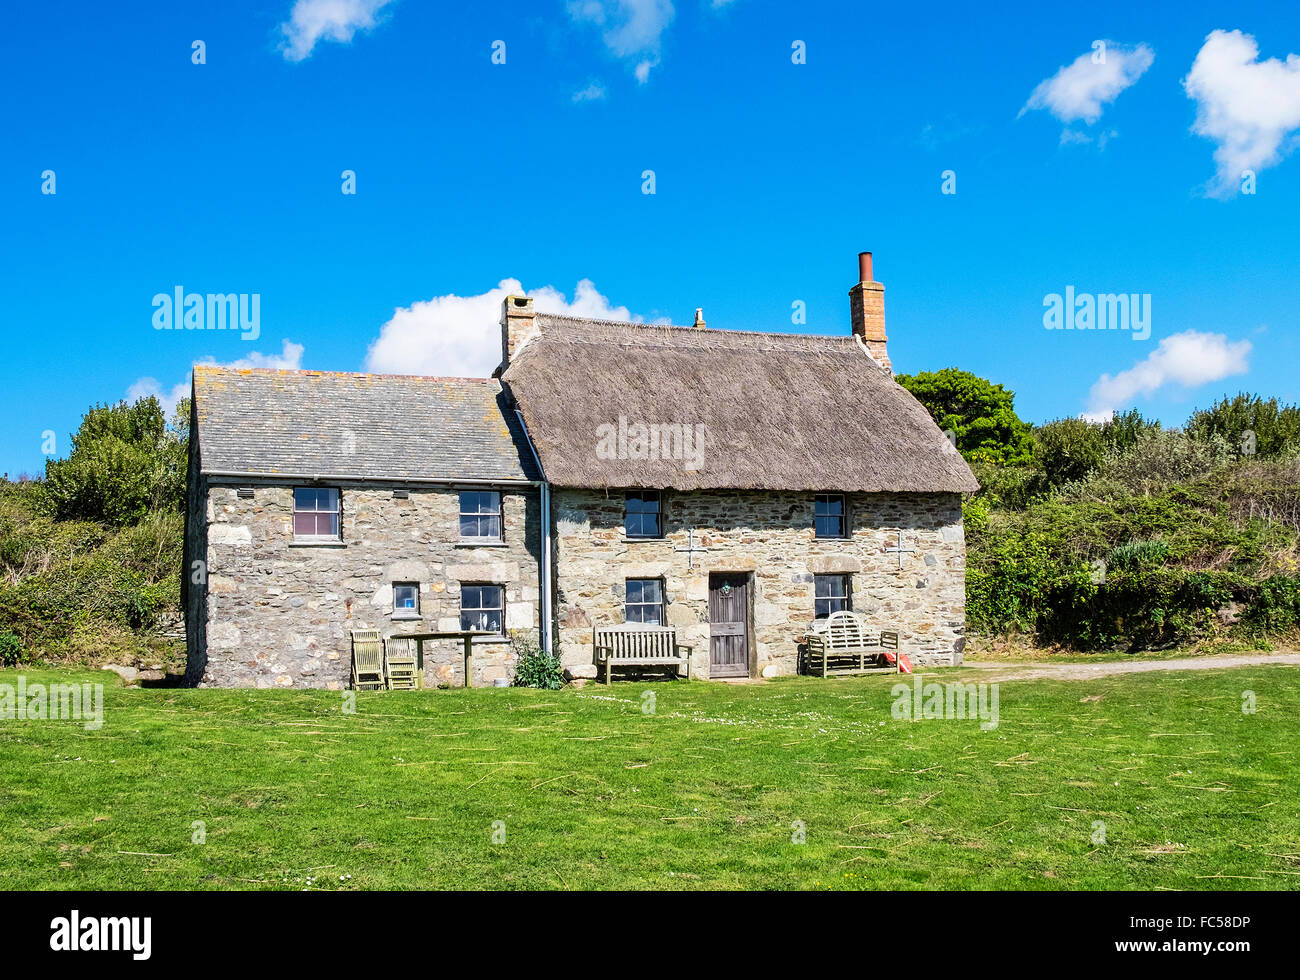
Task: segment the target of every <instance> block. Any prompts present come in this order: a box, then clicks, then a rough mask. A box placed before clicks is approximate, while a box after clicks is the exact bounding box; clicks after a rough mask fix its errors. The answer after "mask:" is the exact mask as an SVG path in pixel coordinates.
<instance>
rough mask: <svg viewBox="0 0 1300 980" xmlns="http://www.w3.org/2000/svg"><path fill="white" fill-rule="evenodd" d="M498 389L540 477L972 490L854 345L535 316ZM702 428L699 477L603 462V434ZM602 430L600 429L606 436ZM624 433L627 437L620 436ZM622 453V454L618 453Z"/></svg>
mask: <svg viewBox="0 0 1300 980" xmlns="http://www.w3.org/2000/svg"><path fill="white" fill-rule="evenodd" d="M534 328H535V330H534V332H533V333H532V334H531V335H529V338H528V339H527V340H526V341H525V342H524V343H523V345H522V346H521V347H520V348H518V349H517V350H516V352H515V356H514V358H513V360H512V361H511V363H510V364H509V365H508V366H507V368H506V370H505V371H504V372H503V373H502V375H501V379H502V381H504V382H505V385H506V387H507V388H508V389H509V391H510V393H511V394H512V395H513V396H514V398H515V400H516V402H517V404H518V405H519V407H520V408H521V410H522V411H523V416H524V420H525V422H526V423H527V425H528V431H529V435H530V436H531V437H532V441H533V446H534V447H535V448H536V450H537V453H538V455H539V456H540V457H541V462H542V467H543V468H544V469H545V471H546V476H547V479H549V480H550V481H551V482H552V483H555V484H558V485H562V486H577V487H596V488H631V487H645V488H660V489H676V490H697V489H756V490H758V489H762V490H799V491H818V490H821V491H866V492H882V491H889V492H921V493H932V492H959V491H962V492H964V491H974V490H976V489H978V486H979V484H978V483H977V482H976V480H975V477H974V475H973V474H972V473H971V471H970V468H969V467H968V466H967V465H966V462H965V460H963V459H962V457H961V455H960V454H959V453H958V452H957V450H956V449H954V448H953V446H952V445H951V444H950V443H949V442H948V440H947V438H946V437H945V436H944V434H943V433H942V432H941V431H940V430H939V427H938V426H937V425H935V423H934V421H933V420H932V419H931V418H930V415H929V413H928V412H927V411H926V410H925V408H924V407H922V405H921V404H920V402H918V401H917V400H916V399H915V398H913V397H912V395H911V394H910V393H909V392H908V391H907V390H906V389H905V388H903V387H902V386H900V385H899V384H898V383H897V382H895V381H894V378H893V375H891V374H890V373H889V372H888V371H887V370H885V369H884V368H882V367H881V366H880V365H879V364H877V363H876V361H875V360H873V359H872V358H871V357H870V355H869V354H868V353H867V352H866V349H865V348H864V347H862V346H861V345H860V344H859V343H858V341H857V340H855V339H854V338H853V337H852V336H847V337H822V336H809V335H806V334H774V333H760V332H756V331H740V330H713V329H693V328H691V327H675V326H659V325H649V324H636V323H626V322H614V321H605V320H587V319H579V318H574V317H564V316H555V315H547V314H540V313H539V314H537V316H536V317H535V318H534ZM620 418H621V419H624V420H625V421H626V424H627V425H629V426H630V425H633V424H635V423H642V424H646V425H682V426H690V427H692V430H694V429H693V427H694V426H696V425H701V424H702V425H703V426H704V430H703V431H704V440H703V451H702V453H701V454H700V458H699V462H700V464H701V465H699V467H698V468H688V467H687V466H685V465H684V462H685V454H678V455H679V456H680V457H682V458H676V459H674V458H663V454H662V453H661V454H660V458H659V459H642V460H638V459H633V458H609V456H610V454H609V453H608V452H607V451H604V450H601V448H600V433H601V431H602V430H601V426H614V427H617V426H619V424H620ZM604 431H605V432H608V431H609V430H608V429H607V430H604ZM629 431H630V430H629ZM624 455H625V457H630V456H631V454H630V453H626V454H624Z"/></svg>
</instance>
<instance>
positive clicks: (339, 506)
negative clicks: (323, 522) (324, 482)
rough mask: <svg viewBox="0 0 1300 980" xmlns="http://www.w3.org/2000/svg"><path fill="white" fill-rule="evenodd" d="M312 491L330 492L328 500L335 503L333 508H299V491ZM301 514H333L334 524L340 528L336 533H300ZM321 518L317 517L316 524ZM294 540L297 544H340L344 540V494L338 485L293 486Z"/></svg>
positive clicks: (317, 492)
mask: <svg viewBox="0 0 1300 980" xmlns="http://www.w3.org/2000/svg"><path fill="white" fill-rule="evenodd" d="M308 490H309V491H311V492H312V493H316V494H319V493H322V492H324V493H326V494H329V497H328V498H327V500H328V501H329V502H331V503H332V504H333V509H332V510H321V509H320V508H313V509H311V510H299V508H298V493H299V491H308ZM299 514H314V515H320V514H333V515H334V524H335V526H336V527H337V528H338V530H337V532H336V533H334V534H299V533H298V515H299ZM319 523H320V518H319V517H317V518H316V524H317V526H318V527H319ZM293 540H294V543H295V544H339V543H340V542H341V541H342V540H343V494H342V493H341V492H340V491H339V489H338V487H294V488H293Z"/></svg>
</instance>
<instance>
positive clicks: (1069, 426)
mask: <svg viewBox="0 0 1300 980" xmlns="http://www.w3.org/2000/svg"><path fill="white" fill-rule="evenodd" d="M1102 429H1103V427H1102V426H1100V425H1096V424H1094V423H1092V422H1085V421H1084V420H1083V419H1057V420H1056V421H1055V422H1048V423H1047V424H1046V425H1042V426H1039V427H1038V430H1037V431H1036V432H1035V433H1034V458H1035V462H1037V463H1038V465H1039V467H1040V468H1041V469H1042V471H1043V474H1044V476H1045V477H1046V479H1047V485H1048V486H1049V487H1058V486H1060V485H1061V484H1062V483H1069V482H1070V481H1072V480H1082V479H1083V478H1084V477H1085V476H1087V475H1088V474H1089V473H1091V472H1092V471H1093V470H1095V469H1096V468H1097V467H1098V466H1099V465H1100V464H1101V459H1102V455H1103V454H1104V453H1105V451H1106V440H1105V439H1104V438H1103V436H1102Z"/></svg>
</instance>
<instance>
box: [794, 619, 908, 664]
mask: <svg viewBox="0 0 1300 980" xmlns="http://www.w3.org/2000/svg"><path fill="white" fill-rule="evenodd" d="M805 649H806V650H807V659H806V666H807V672H808V673H810V674H818V673H820V674H821V676H822V677H829V676H830V675H832V674H869V673H872V672H873V671H888V672H889V673H891V674H896V673H898V672H899V658H898V634H897V633H894V632H890V631H883V632H881V634H880V636H879V638H877V637H874V636H871V635H870V634H869V633H868V632H867V624H866V621H865V620H864V619H863V618H862V617H861V616H859V615H857V614H856V613H852V612H849V611H848V610H842V611H840V612H836V613H831V614H830V615H829V616H827V617H826V618H825V619H820V620H818V621H817V622H815V623H814V624H813V627H812V629H811V630H809V631H808V636H807V637H806V639H805ZM884 651H889V652H890V653H892V654H894V662H893V665H892V666H885V667H882V666H880V664H879V658H880V654H881V653H882V652H884Z"/></svg>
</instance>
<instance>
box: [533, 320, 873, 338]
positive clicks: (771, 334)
mask: <svg viewBox="0 0 1300 980" xmlns="http://www.w3.org/2000/svg"><path fill="white" fill-rule="evenodd" d="M543 318H544V319H547V320H563V321H565V322H568V323H590V324H595V325H598V326H602V327H634V328H640V329H645V330H650V331H654V330H659V331H663V332H665V333H668V332H671V331H681V332H683V333H684V334H687V335H689V336H693V337H700V338H704V337H706V336H709V335H719V334H721V335H725V336H732V337H746V338H756V339H762V338H776V339H782V340H784V339H791V340H798V341H800V342H830V343H838V344H847V343H852V342H853V335H852V334H848V335H843V334H822V333H793V332H790V331H778V330H740V329H736V328H734V327H721V328H715V327H705V328H700V329H697V328H695V327H694V326H684V325H682V324H677V323H645V322H639V321H636V320H606V319H602V318H600V317H592V316H570V315H568V314H564V313H538V314H537V316H536V317H535V318H534V320H535V321H536V320H541V319H543Z"/></svg>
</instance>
